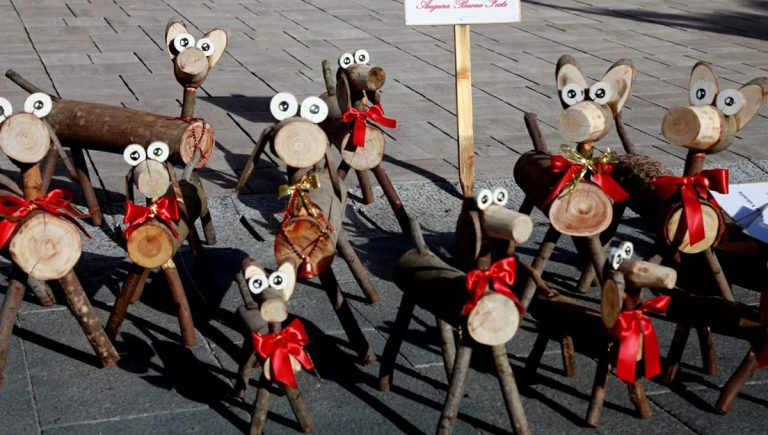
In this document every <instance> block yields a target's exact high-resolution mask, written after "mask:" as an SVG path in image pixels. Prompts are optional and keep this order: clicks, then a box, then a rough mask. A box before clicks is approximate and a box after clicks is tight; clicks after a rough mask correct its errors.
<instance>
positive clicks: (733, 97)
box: [717, 89, 744, 116]
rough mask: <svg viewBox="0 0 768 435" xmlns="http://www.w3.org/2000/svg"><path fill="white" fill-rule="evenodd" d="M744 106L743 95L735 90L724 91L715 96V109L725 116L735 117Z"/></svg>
mask: <svg viewBox="0 0 768 435" xmlns="http://www.w3.org/2000/svg"><path fill="white" fill-rule="evenodd" d="M743 105H744V95H742V94H741V91H739V90H737V89H726V90H724V91H722V92H720V93H719V94H717V108H718V109H720V111H721V112H723V115H725V116H731V115H735V114H737V113H738V112H739V110H741V107H742V106H743Z"/></svg>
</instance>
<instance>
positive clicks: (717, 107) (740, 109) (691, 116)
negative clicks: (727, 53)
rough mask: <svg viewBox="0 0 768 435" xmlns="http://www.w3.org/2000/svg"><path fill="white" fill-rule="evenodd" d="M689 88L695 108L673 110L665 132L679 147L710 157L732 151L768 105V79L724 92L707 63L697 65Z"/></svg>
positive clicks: (666, 116) (665, 118)
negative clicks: (744, 129) (747, 126)
mask: <svg viewBox="0 0 768 435" xmlns="http://www.w3.org/2000/svg"><path fill="white" fill-rule="evenodd" d="M688 88H689V92H690V93H689V98H690V102H691V105H690V106H684V107H673V108H672V109H670V110H669V111H668V112H667V113H666V115H664V120H663V121H662V124H661V132H662V133H663V134H664V137H665V138H667V140H668V141H670V142H671V143H673V144H675V145H678V146H681V147H685V148H688V149H690V150H695V151H700V152H703V153H706V154H712V153H716V152H719V151H722V150H724V149H726V148H728V147H729V146H730V145H731V143H733V140H734V138H735V137H736V133H737V132H738V131H739V130H741V129H742V128H744V127H745V126H746V125H747V124H748V123H749V121H751V120H752V118H753V117H754V116H755V115H756V114H757V113H759V112H760V110H762V109H763V107H764V106H765V104H766V102H768V78H766V77H759V78H756V79H753V80H751V81H750V82H748V83H747V84H745V85H744V86H742V87H741V88H739V89H720V85H719V84H718V80H717V75H716V74H715V71H714V69H713V67H712V64H710V63H707V62H697V63H696V65H694V66H693V70H692V71H691V77H690V80H689V82H688Z"/></svg>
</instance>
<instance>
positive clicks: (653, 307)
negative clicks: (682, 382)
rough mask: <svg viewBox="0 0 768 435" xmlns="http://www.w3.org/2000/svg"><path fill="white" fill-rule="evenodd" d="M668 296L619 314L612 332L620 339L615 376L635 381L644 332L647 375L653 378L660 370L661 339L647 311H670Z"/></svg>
mask: <svg viewBox="0 0 768 435" xmlns="http://www.w3.org/2000/svg"><path fill="white" fill-rule="evenodd" d="M671 300H672V298H670V297H669V296H657V297H655V298H653V299H650V300H648V301H645V302H643V304H642V305H640V308H639V309H637V310H630V311H624V312H622V313H620V314H619V320H618V321H617V322H616V325H614V327H613V328H611V330H610V333H611V335H613V336H614V337H616V339H617V340H619V356H618V358H617V362H616V377H618V378H619V379H621V380H622V381H624V382H627V383H633V382H635V369H636V366H637V348H638V347H639V346H640V334H642V335H643V360H645V377H646V378H648V379H650V378H652V377H654V376H656V375H658V374H659V373H661V363H660V358H659V339H658V337H656V331H655V330H654V329H653V323H651V319H649V318H648V316H646V315H645V314H643V312H644V311H652V312H654V313H664V312H666V311H667V307H668V306H669V302H670V301H671Z"/></svg>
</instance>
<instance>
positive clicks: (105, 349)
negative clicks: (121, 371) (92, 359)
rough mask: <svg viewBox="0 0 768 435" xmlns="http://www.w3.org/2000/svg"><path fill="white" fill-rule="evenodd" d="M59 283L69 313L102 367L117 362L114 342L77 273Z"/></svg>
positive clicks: (70, 274)
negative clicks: (105, 330) (94, 309)
mask: <svg viewBox="0 0 768 435" xmlns="http://www.w3.org/2000/svg"><path fill="white" fill-rule="evenodd" d="M59 283H60V284H61V287H62V289H63V290H64V294H65V295H66V297H67V304H68V305H69V311H70V312H71V313H72V315H73V316H75V318H76V319H77V321H78V322H79V323H80V327H81V328H83V332H85V336H86V338H87V339H88V341H89V342H90V343H91V347H93V350H94V351H95V352H96V356H98V357H99V359H100V360H101V365H102V366H104V367H107V366H110V365H112V364H114V363H115V362H117V360H119V359H120V356H119V355H118V354H117V351H116V350H115V347H114V346H112V342H111V341H109V337H108V336H107V333H106V332H104V328H103V327H102V326H101V322H99V318H98V317H96V313H94V312H93V307H92V306H91V302H90V301H89V300H88V297H87V296H86V295H85V291H83V287H82V286H81V285H80V280H78V279H77V275H75V272H74V271H72V270H70V271H69V272H68V273H67V274H66V275H64V276H63V277H61V278H59Z"/></svg>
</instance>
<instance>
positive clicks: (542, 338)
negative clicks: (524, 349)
mask: <svg viewBox="0 0 768 435" xmlns="http://www.w3.org/2000/svg"><path fill="white" fill-rule="evenodd" d="M547 343H549V336H547V334H546V333H544V332H543V331H541V330H540V331H539V335H537V336H536V341H535V342H534V343H533V348H532V349H531V353H529V354H528V358H526V363H525V372H526V374H527V376H526V379H527V380H528V382H533V381H534V380H535V379H536V371H537V370H538V369H539V364H541V358H542V357H543V356H544V351H545V350H547Z"/></svg>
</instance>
